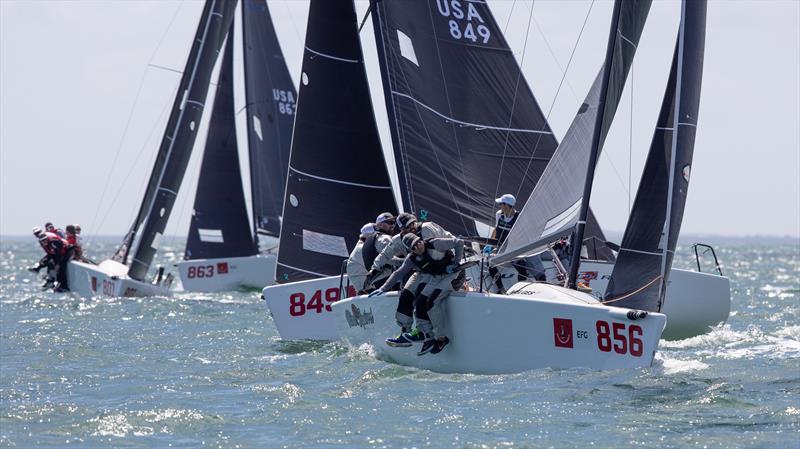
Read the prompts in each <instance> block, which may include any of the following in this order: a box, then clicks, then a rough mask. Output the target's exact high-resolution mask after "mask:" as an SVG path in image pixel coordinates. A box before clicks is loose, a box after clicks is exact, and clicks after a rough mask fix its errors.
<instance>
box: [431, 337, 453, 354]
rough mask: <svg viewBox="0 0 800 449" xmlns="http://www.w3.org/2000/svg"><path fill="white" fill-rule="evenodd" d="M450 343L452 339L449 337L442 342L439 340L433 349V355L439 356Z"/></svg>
mask: <svg viewBox="0 0 800 449" xmlns="http://www.w3.org/2000/svg"><path fill="white" fill-rule="evenodd" d="M448 343H450V339H449V338H447V337H444V338H442V339H441V340H439V339H437V340H436V343H435V344H434V345H433V348H432V349H431V354H438V353H440V352H442V349H444V347H445V346H447V344H448Z"/></svg>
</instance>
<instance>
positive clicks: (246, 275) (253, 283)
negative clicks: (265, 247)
mask: <svg viewBox="0 0 800 449" xmlns="http://www.w3.org/2000/svg"><path fill="white" fill-rule="evenodd" d="M275 261H276V257H275V256H274V255H272V254H264V255H262V254H259V255H255V256H248V257H225V258H218V259H195V260H184V261H181V262H178V263H177V264H175V266H176V267H178V273H179V275H180V278H181V284H182V285H183V289H184V290H185V291H187V292H223V291H231V290H238V289H241V288H261V287H263V286H264V285H270V284H272V283H273V282H275Z"/></svg>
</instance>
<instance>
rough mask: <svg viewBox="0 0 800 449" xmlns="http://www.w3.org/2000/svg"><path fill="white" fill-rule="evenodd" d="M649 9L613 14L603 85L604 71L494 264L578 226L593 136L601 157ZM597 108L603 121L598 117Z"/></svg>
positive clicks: (626, 7) (628, 6) (620, 7)
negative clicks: (597, 133) (606, 75)
mask: <svg viewBox="0 0 800 449" xmlns="http://www.w3.org/2000/svg"><path fill="white" fill-rule="evenodd" d="M650 3H651V2H650V1H649V0H644V1H633V0H623V1H620V2H618V4H617V6H616V7H615V8H614V14H615V17H614V22H616V23H617V26H616V27H615V28H616V32H615V33H614V34H612V39H610V42H609V45H613V48H610V49H609V52H608V56H610V59H609V60H608V61H606V64H610V69H609V70H608V77H607V81H606V80H605V79H604V77H603V71H604V67H605V66H604V67H603V68H601V69H600V73H598V75H597V77H596V78H595V81H594V83H593V84H592V86H591V88H590V89H589V93H588V94H587V96H586V99H585V100H584V102H583V104H582V105H581V106H580V108H579V110H578V113H577V115H576V116H575V118H574V119H573V121H572V124H571V125H570V127H569V129H568V130H567V133H566V135H565V136H564V139H563V140H562V141H561V144H560V145H559V147H558V149H557V150H556V152H555V154H554V155H553V158H552V160H551V161H550V164H549V165H548V166H547V168H546V169H545V170H544V173H543V174H542V177H541V179H540V180H539V183H538V184H537V185H536V187H535V188H534V189H533V192H532V193H531V195H530V197H529V198H528V201H527V203H526V205H525V208H524V209H523V210H522V212H521V213H520V216H519V218H518V219H517V222H516V224H515V225H514V228H513V229H512V230H511V233H510V234H509V235H508V237H507V238H506V241H505V243H504V244H503V246H502V247H501V248H500V250H499V252H498V255H497V256H496V257H495V258H494V259H493V260H492V262H493V263H494V264H499V263H502V262H505V261H508V260H510V259H512V258H514V257H516V256H519V255H523V254H526V253H533V252H537V251H541V250H542V249H544V248H545V246H546V245H547V244H548V243H550V242H552V241H554V240H556V239H558V238H559V237H561V236H565V235H569V234H570V233H571V232H572V230H573V229H574V228H575V225H576V224H577V223H578V217H579V214H580V209H581V203H582V200H583V194H584V182H583V176H584V174H586V173H587V170H588V167H589V162H590V159H591V156H590V155H591V151H592V139H593V135H594V133H595V132H599V138H598V150H597V151H598V155H599V149H600V148H602V144H603V141H604V140H605V137H606V134H607V132H608V129H609V127H610V126H611V121H612V120H613V118H614V114H615V113H616V110H617V106H618V105H619V100H620V96H621V95H622V90H623V88H624V86H625V80H626V79H627V76H628V71H629V69H630V66H631V63H632V62H633V57H634V55H635V53H636V46H637V45H638V42H639V38H640V36H641V34H642V29H643V27H644V23H645V21H646V19H647V14H648V12H649V10H650ZM613 30H614V28H612V33H613ZM604 81H606V82H604ZM601 108H602V115H599V113H600V112H601ZM596 126H598V127H599V129H597V128H596Z"/></svg>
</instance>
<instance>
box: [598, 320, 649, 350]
mask: <svg viewBox="0 0 800 449" xmlns="http://www.w3.org/2000/svg"><path fill="white" fill-rule="evenodd" d="M595 329H596V330H597V349H599V350H601V351H603V352H611V349H614V352H616V353H617V354H630V355H632V356H634V357H641V356H642V352H643V351H644V343H642V340H641V339H640V338H638V337H641V336H642V334H643V332H642V328H641V327H640V326H637V325H636V324H631V325H630V326H628V327H627V333H626V332H625V331H626V326H625V323H617V322H611V327H609V325H608V322H606V321H602V320H599V321H597V323H595ZM611 329H613V334H612V331H611ZM612 339H613V344H612Z"/></svg>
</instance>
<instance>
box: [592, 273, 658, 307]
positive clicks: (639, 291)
mask: <svg viewBox="0 0 800 449" xmlns="http://www.w3.org/2000/svg"><path fill="white" fill-rule="evenodd" d="M662 277H663V276H661V275H658V276H656V277H655V278H653V280H651V281H650V282H648V283H647V284H644V285H643V286H641V287H639V288H637V289H636V290H634V291H632V292H628V293H626V294H624V295H622V296H617V297H616V298H611V299H606V300H603V301H600V303H601V304H611V303H612V302H617V301H622V300H623V299H625V298H630V297H631V296H633V295H635V294H637V293H641V292H643V291H644V290H645V289H647V288H648V287H650V286H651V285H653V284H655V283H656V282H657V281H658V280H659V279H661V278H662Z"/></svg>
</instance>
